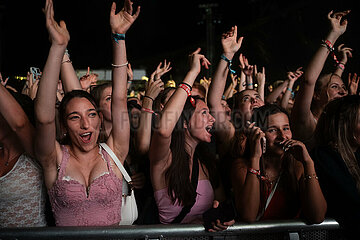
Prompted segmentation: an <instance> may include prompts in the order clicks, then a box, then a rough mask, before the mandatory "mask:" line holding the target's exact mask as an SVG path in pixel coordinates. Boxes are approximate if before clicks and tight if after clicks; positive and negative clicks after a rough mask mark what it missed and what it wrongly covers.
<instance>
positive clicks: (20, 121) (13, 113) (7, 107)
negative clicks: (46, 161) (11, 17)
mask: <svg viewBox="0 0 360 240" xmlns="http://www.w3.org/2000/svg"><path fill="white" fill-rule="evenodd" d="M0 115H1V116H2V117H3V118H4V119H5V121H6V122H7V124H8V125H9V126H10V128H11V130H12V131H13V132H14V133H15V134H16V136H17V137H18V139H19V141H20V143H21V145H22V146H23V148H24V150H25V152H26V153H27V154H29V155H30V156H34V151H33V149H34V148H33V146H34V145H33V140H34V136H35V129H34V126H33V125H32V124H31V123H30V121H29V119H28V117H27V116H26V114H25V112H24V110H23V109H22V108H21V106H20V104H19V103H18V102H17V101H16V100H15V99H14V97H13V96H12V95H11V94H10V92H9V91H8V90H7V89H6V88H5V86H3V85H2V84H0ZM1 116H0V117H1Z"/></svg>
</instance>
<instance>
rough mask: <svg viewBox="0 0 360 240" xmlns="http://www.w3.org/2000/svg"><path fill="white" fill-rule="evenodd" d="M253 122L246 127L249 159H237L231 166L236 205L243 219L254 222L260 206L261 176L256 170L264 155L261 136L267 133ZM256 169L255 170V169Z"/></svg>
mask: <svg viewBox="0 0 360 240" xmlns="http://www.w3.org/2000/svg"><path fill="white" fill-rule="evenodd" d="M254 125H255V123H252V124H250V125H249V126H248V128H247V129H246V135H247V140H246V141H248V143H249V147H250V153H251V154H250V158H249V159H246V160H245V159H236V160H235V161H234V162H233V165H232V168H231V176H232V177H231V178H232V184H233V189H234V197H235V206H236V209H237V211H238V214H239V218H240V220H241V221H246V222H254V221H255V220H256V217H257V214H258V211H259V206H260V181H261V180H260V178H259V177H258V175H257V174H256V172H255V171H258V170H259V169H260V158H261V156H262V147H261V142H260V140H261V138H262V137H264V136H265V134H264V133H263V132H262V131H261V130H260V128H258V127H255V126H254ZM254 170H255V171H254Z"/></svg>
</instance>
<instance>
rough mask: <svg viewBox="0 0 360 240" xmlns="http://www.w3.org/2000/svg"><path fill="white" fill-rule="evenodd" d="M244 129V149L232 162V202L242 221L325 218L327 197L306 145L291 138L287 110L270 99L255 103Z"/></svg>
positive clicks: (313, 219) (320, 220)
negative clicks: (255, 107)
mask: <svg viewBox="0 0 360 240" xmlns="http://www.w3.org/2000/svg"><path fill="white" fill-rule="evenodd" d="M251 121H252V123H249V124H248V127H247V128H246V129H245V130H244V131H245V135H246V137H247V141H246V147H245V151H244V155H243V156H241V157H238V158H236V159H235V160H234V162H233V164H232V168H231V169H232V173H231V175H232V183H233V190H234V195H235V202H236V207H237V210H238V213H239V218H240V220H242V221H247V222H254V221H258V220H265V219H271V220H275V219H293V218H296V217H298V216H300V217H302V218H304V219H305V220H306V221H307V222H310V223H320V222H322V221H323V220H324V217H325V212H326V201H325V199H324V196H323V195H322V193H321V189H320V185H319V182H318V178H317V175H316V172H315V168H314V163H313V160H312V159H311V157H310V156H309V153H308V151H307V150H306V147H305V145H304V144H303V143H302V142H300V141H296V140H294V139H292V133H291V129H290V123H289V117H288V114H287V112H286V110H284V109H282V108H281V107H279V106H278V105H275V104H269V105H264V106H262V107H260V108H258V109H255V110H254V112H253V116H252V118H251Z"/></svg>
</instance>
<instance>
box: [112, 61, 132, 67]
mask: <svg viewBox="0 0 360 240" xmlns="http://www.w3.org/2000/svg"><path fill="white" fill-rule="evenodd" d="M128 64H129V62H126V63H123V64H120V65H116V64H113V63H112V64H111V66H112V67H114V68H119V67H125V66H127V65H128Z"/></svg>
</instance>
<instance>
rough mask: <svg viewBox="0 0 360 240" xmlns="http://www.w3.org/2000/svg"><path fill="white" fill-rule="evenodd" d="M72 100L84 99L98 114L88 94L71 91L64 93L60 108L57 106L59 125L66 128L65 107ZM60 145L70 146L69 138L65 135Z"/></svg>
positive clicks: (91, 97) (93, 100)
mask: <svg viewBox="0 0 360 240" xmlns="http://www.w3.org/2000/svg"><path fill="white" fill-rule="evenodd" d="M73 98H86V99H87V100H89V102H90V103H91V104H92V105H93V106H94V108H95V109H96V111H97V112H98V114H99V111H98V108H97V105H96V102H95V99H94V97H93V96H92V95H91V94H90V93H88V92H86V91H83V90H72V91H71V92H67V93H65V95H64V97H63V99H62V101H61V103H60V106H59V119H60V124H61V125H62V126H63V127H67V124H66V107H67V105H68V104H69V102H70V100H72V99H73ZM60 143H61V144H65V145H68V144H70V138H69V136H68V135H65V137H64V138H62V139H60Z"/></svg>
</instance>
